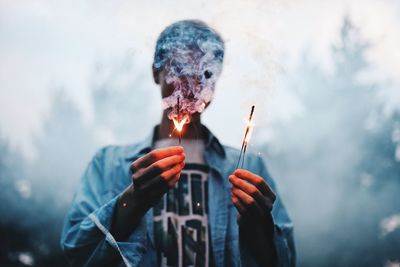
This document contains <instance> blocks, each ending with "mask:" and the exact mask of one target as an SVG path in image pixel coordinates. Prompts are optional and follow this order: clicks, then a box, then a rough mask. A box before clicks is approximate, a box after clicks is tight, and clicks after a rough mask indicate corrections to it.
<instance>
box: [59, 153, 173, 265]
mask: <svg viewBox="0 0 400 267" xmlns="http://www.w3.org/2000/svg"><path fill="white" fill-rule="evenodd" d="M110 149H112V148H110ZM106 151H107V149H102V150H101V151H100V152H98V153H97V154H96V156H95V157H94V159H93V160H92V162H91V163H90V164H89V166H88V168H87V169H86V171H85V173H84V175H83V177H82V181H81V184H80V187H79V189H78V191H77V193H76V195H75V198H74V201H73V204H72V207H71V209H70V211H69V213H68V215H67V218H66V220H65V224H64V228H63V232H62V236H61V246H62V249H63V251H64V252H65V254H66V256H67V258H68V260H69V262H70V263H71V265H72V266H96V267H97V266H112V265H116V264H115V263H118V262H119V261H121V260H123V261H124V262H125V264H126V265H127V266H137V265H138V263H139V261H140V258H141V255H142V254H143V251H144V250H143V243H144V240H145V238H146V228H145V224H143V223H142V222H143V220H141V219H142V217H143V215H144V214H145V212H146V211H147V210H148V208H147V209H145V210H144V209H143V207H145V206H146V205H147V206H148V205H149V203H147V204H146V205H142V203H144V202H142V201H141V200H140V201H139V200H138V198H139V196H140V197H141V199H147V200H149V198H144V197H143V198H142V196H141V195H140V194H137V195H134V197H132V194H130V191H131V190H132V189H133V187H132V186H129V187H128V188H127V189H126V190H125V191H124V192H123V193H122V194H120V195H118V196H115V197H113V198H112V199H109V198H107V197H104V186H103V185H104V183H105V181H104V161H105V160H110V159H107V158H106V156H105V154H106ZM110 154H113V153H110ZM142 169H143V168H142V167H141V168H140V170H142ZM171 169H173V168H171ZM152 170H153V169H152ZM139 173H140V171H139V169H138V170H137V175H139ZM147 174H148V173H147ZM172 176H173V175H172ZM140 177H142V178H144V177H145V176H142V175H141V176H140ZM147 177H148V176H147ZM178 178H179V175H178ZM146 180H150V178H149V179H146ZM176 181H177V180H176ZM137 182H138V184H142V185H144V186H143V188H142V189H143V190H137V192H146V193H147V192H148V191H146V190H149V189H150V190H151V188H152V186H150V185H149V184H148V183H145V182H144V180H140V181H137ZM133 191H135V190H133ZM154 193H155V192H154ZM154 193H152V194H148V195H149V196H153V197H154V196H155V195H154ZM127 198H128V199H127ZM152 200H153V201H156V200H155V198H153V199H152ZM124 203H125V204H126V207H128V205H129V208H128V209H125V205H124ZM139 203H140V205H139ZM151 204H152V203H150V205H151ZM135 206H137V207H140V209H138V210H136V208H134V207H135ZM120 207H123V209H121V210H120ZM130 219H133V221H130ZM114 235H115V236H114ZM121 240H124V242H121Z"/></svg>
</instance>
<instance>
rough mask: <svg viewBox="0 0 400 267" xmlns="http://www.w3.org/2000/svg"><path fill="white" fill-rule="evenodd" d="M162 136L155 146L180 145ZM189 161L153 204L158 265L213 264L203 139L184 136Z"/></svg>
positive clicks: (206, 167) (174, 140) (183, 141)
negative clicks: (176, 179) (178, 177)
mask: <svg viewBox="0 0 400 267" xmlns="http://www.w3.org/2000/svg"><path fill="white" fill-rule="evenodd" d="M177 143H178V142H177V140H176V139H173V138H171V139H161V140H158V141H156V142H155V145H154V146H155V148H160V147H167V146H171V145H177ZM182 146H183V147H184V148H185V155H186V160H185V162H186V164H185V167H184V169H183V170H182V173H181V178H180V180H179V181H178V182H177V183H176V184H175V186H174V187H173V188H171V189H170V190H169V191H168V192H167V193H166V194H165V195H164V197H163V198H162V199H161V201H160V202H159V203H158V205H156V206H155V207H154V239H155V245H156V251H157V262H158V266H160V267H165V266H179V267H183V266H196V267H197V266H199V267H200V266H201V267H202V266H204V267H207V266H212V265H213V260H212V259H213V257H212V252H211V251H212V250H211V239H210V234H209V233H210V231H209V225H208V203H207V202H208V181H207V179H208V166H207V165H205V163H204V157H203V155H204V141H203V140H197V139H188V140H185V139H184V140H182Z"/></svg>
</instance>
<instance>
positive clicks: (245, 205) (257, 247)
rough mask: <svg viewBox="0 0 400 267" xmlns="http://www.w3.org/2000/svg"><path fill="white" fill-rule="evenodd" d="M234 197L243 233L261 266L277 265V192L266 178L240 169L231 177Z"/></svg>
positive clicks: (241, 233) (242, 236)
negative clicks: (275, 235)
mask: <svg viewBox="0 0 400 267" xmlns="http://www.w3.org/2000/svg"><path fill="white" fill-rule="evenodd" d="M229 182H230V183H231V184H232V189H231V199H232V202H233V204H234V205H235V207H236V209H237V210H238V212H239V214H238V224H239V231H240V236H241V238H243V241H244V242H246V243H247V245H248V246H249V248H250V251H251V252H252V253H253V255H254V256H255V259H256V261H257V262H258V263H259V265H260V266H275V264H276V249H275V246H274V242H273V233H274V222H273V219H272V215H271V210H272V207H273V204H274V201H275V199H276V195H275V193H274V192H273V190H272V189H271V187H270V186H269V185H268V184H267V183H266V182H265V181H264V179H263V178H262V177H260V176H258V175H256V174H254V173H252V172H249V171H247V170H243V169H238V170H236V171H235V172H234V173H233V174H232V175H230V176H229Z"/></svg>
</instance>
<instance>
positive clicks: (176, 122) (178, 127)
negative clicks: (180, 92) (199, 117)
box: [172, 97, 189, 144]
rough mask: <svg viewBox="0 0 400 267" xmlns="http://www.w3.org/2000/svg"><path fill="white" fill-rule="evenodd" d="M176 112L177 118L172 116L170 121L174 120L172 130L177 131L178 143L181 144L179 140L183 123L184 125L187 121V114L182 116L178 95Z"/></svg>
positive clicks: (180, 139)
mask: <svg viewBox="0 0 400 267" xmlns="http://www.w3.org/2000/svg"><path fill="white" fill-rule="evenodd" d="M176 113H177V114H178V115H177V118H175V117H174V118H172V121H173V122H174V125H175V129H174V131H175V130H177V131H178V138H179V144H181V142H182V129H183V125H185V123H186V122H187V121H189V117H188V115H184V116H183V117H182V113H181V107H180V100H179V97H178V104H177V112H176Z"/></svg>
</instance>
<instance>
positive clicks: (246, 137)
mask: <svg viewBox="0 0 400 267" xmlns="http://www.w3.org/2000/svg"><path fill="white" fill-rule="evenodd" d="M254 107H255V106H254V105H253V106H252V107H251V111H250V116H249V120H248V121H247V125H246V132H245V133H244V137H243V142H242V148H241V149H240V154H239V159H238V162H237V165H236V169H237V168H239V165H241V168H243V165H244V158H245V156H246V149H247V143H248V142H249V140H250V136H251V132H252V129H253V126H254V124H253V121H252V118H253V113H254Z"/></svg>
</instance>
